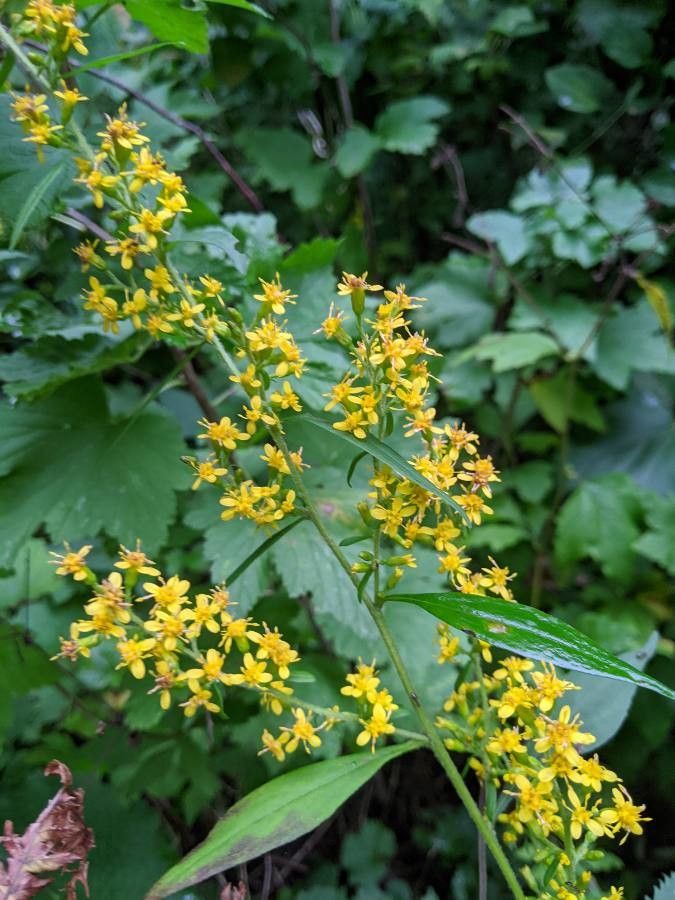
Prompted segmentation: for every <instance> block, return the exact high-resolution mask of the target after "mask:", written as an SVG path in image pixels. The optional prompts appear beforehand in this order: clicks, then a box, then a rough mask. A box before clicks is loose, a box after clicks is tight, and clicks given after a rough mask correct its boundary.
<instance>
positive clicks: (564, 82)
mask: <svg viewBox="0 0 675 900" xmlns="http://www.w3.org/2000/svg"><path fill="white" fill-rule="evenodd" d="M544 77H545V79H546V84H547V85H548V89H549V90H550V91H551V93H552V94H553V96H554V97H555V99H556V100H557V101H558V105H559V106H561V107H562V108H563V109H568V110H570V111H571V112H576V113H594V112H597V111H598V110H599V109H600V107H601V106H602V103H603V101H604V99H605V97H606V96H607V94H608V93H609V92H610V90H611V88H612V83H611V82H610V81H608V79H607V78H605V76H604V75H603V74H602V72H599V71H598V70H597V69H592V68H591V67H590V66H585V65H571V64H569V63H563V64H562V65H559V66H553V67H552V68H550V69H547V70H546V72H545V74H544Z"/></svg>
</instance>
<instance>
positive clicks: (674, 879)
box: [645, 872, 675, 900]
mask: <svg viewBox="0 0 675 900" xmlns="http://www.w3.org/2000/svg"><path fill="white" fill-rule="evenodd" d="M673 897H675V872H671V873H670V875H664V876H663V878H662V879H661V881H659V883H658V884H657V885H656V887H655V888H654V895H653V896H650V897H645V900H673Z"/></svg>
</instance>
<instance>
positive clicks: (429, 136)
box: [375, 97, 450, 156]
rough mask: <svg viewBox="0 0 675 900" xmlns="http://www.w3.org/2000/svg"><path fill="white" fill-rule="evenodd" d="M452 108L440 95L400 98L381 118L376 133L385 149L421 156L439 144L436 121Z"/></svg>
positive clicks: (376, 123) (378, 118) (379, 117)
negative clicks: (409, 98)
mask: <svg viewBox="0 0 675 900" xmlns="http://www.w3.org/2000/svg"><path fill="white" fill-rule="evenodd" d="M449 111H450V107H449V106H448V104H447V103H446V102H445V101H444V100H440V99H439V98H438V97H415V98H414V99H411V100H397V101H395V102H394V103H391V104H389V106H388V107H387V108H386V109H385V110H384V112H382V113H380V115H379V116H378V117H377V121H376V122H375V133H376V134H377V136H378V137H379V139H380V140H381V141H382V146H383V147H384V149H385V150H389V151H391V152H392V153H406V154H411V155H417V156H419V155H420V154H422V153H424V152H425V151H426V150H428V149H429V148H430V147H433V145H434V144H435V143H436V138H437V137H438V132H439V130H440V126H439V125H438V123H437V122H436V120H437V119H440V118H441V117H442V116H444V115H446V114H447V113H448V112H449Z"/></svg>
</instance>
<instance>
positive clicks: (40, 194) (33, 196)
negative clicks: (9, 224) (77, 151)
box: [9, 160, 66, 250]
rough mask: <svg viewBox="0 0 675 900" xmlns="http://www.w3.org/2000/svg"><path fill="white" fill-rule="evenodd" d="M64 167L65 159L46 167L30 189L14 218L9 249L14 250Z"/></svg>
mask: <svg viewBox="0 0 675 900" xmlns="http://www.w3.org/2000/svg"><path fill="white" fill-rule="evenodd" d="M65 168H66V162H65V160H62V161H61V162H60V163H58V164H57V165H55V166H54V168H53V169H47V171H46V172H45V174H44V175H43V177H42V178H41V179H40V181H38V183H37V184H36V185H35V186H34V187H33V189H32V190H31V191H30V193H29V194H28V196H27V197H26V199H25V201H24V203H23V204H22V206H21V208H20V209H19V212H18V213H17V216H16V219H15V220H14V227H13V228H12V234H11V235H10V238H9V249H10V250H14V249H15V248H16V245H17V244H18V243H19V240H20V238H21V235H22V234H23V231H24V228H25V227H26V225H27V224H28V222H29V220H30V218H31V216H32V215H33V213H34V212H35V210H36V209H37V208H38V206H39V205H40V203H41V202H42V200H43V198H44V197H45V195H46V194H47V192H48V191H49V188H50V187H51V186H52V184H54V182H55V181H57V180H58V179H59V178H60V177H61V176H62V175H63V173H64V171H65Z"/></svg>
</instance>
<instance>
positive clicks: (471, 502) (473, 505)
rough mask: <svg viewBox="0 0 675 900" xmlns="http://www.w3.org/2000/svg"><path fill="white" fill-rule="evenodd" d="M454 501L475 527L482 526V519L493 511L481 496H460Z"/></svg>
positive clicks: (455, 497)
mask: <svg viewBox="0 0 675 900" xmlns="http://www.w3.org/2000/svg"><path fill="white" fill-rule="evenodd" d="M452 499H453V500H456V501H457V503H459V505H460V506H461V507H462V508H463V510H464V512H465V513H466V515H467V518H468V519H469V521H471V522H473V524H474V525H480V523H481V521H482V518H481V517H482V516H483V515H490V514H491V513H492V509H491V508H490V507H489V506H488V505H487V503H485V501H484V500H483V498H482V497H481V496H480V494H459V495H455V496H454V497H453V498H452Z"/></svg>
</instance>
